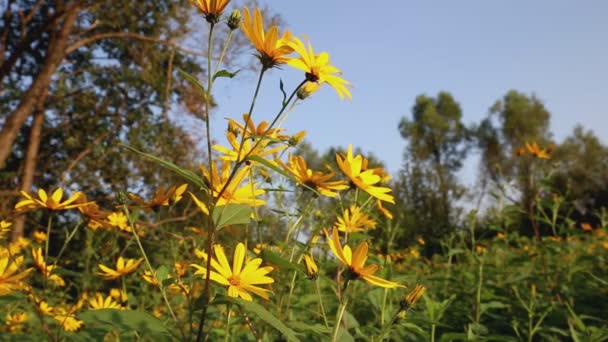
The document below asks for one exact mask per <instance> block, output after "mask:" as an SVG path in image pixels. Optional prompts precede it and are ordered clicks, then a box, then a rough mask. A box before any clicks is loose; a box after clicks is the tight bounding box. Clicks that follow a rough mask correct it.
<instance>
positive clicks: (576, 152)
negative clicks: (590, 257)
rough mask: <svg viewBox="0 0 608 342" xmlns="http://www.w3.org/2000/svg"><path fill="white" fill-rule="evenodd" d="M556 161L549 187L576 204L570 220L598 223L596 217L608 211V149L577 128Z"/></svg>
mask: <svg viewBox="0 0 608 342" xmlns="http://www.w3.org/2000/svg"><path fill="white" fill-rule="evenodd" d="M553 160H554V161H555V162H556V163H557V164H558V167H557V170H556V171H555V173H554V175H553V176H552V177H551V182H550V184H551V186H552V187H553V188H554V189H556V190H559V191H561V192H562V195H565V196H566V198H565V199H566V203H573V204H574V206H573V207H574V208H573V209H574V212H573V213H572V215H571V217H572V218H574V219H576V220H578V221H579V222H594V223H599V219H598V217H597V216H596V214H597V213H598V212H599V211H600V210H601V209H602V208H606V207H608V175H607V174H606V169H607V168H608V148H606V146H604V145H603V144H602V143H601V142H600V140H599V139H598V138H597V136H595V135H594V134H593V132H592V131H586V130H585V129H583V127H581V126H577V127H575V128H574V130H573V132H572V134H571V135H570V136H569V137H567V138H566V139H565V140H564V142H562V143H561V144H560V145H559V146H558V147H557V148H556V150H555V153H554V155H553Z"/></svg>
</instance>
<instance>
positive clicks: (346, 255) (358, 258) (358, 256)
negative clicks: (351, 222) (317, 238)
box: [325, 228, 405, 288]
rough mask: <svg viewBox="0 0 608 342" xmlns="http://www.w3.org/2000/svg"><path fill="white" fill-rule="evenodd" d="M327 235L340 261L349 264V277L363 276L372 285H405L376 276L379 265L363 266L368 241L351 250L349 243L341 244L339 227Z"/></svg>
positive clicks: (330, 245) (387, 286)
mask: <svg viewBox="0 0 608 342" xmlns="http://www.w3.org/2000/svg"><path fill="white" fill-rule="evenodd" d="M325 235H326V236H327V242H328V244H329V248H330V249H331V251H332V252H333V253H334V255H335V256H336V257H337V258H338V260H340V262H342V263H343V264H344V265H346V266H348V270H349V279H358V278H362V279H364V280H366V281H367V282H368V283H370V284H372V285H376V286H380V287H384V288H395V287H405V286H403V285H400V284H397V283H394V282H392V281H388V280H385V279H382V278H379V277H376V276H374V275H373V274H374V273H376V271H377V270H378V265H374V264H371V265H367V266H363V265H364V264H365V261H367V257H368V248H369V246H368V244H367V242H362V243H360V244H359V245H358V246H357V247H356V248H355V250H354V251H351V249H350V247H349V246H348V245H344V247H342V245H341V244H340V236H339V235H338V229H336V228H334V229H333V234H332V236H331V237H330V236H329V233H328V232H327V231H325Z"/></svg>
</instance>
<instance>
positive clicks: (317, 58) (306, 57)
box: [287, 37, 353, 100]
mask: <svg viewBox="0 0 608 342" xmlns="http://www.w3.org/2000/svg"><path fill="white" fill-rule="evenodd" d="M307 42H308V41H307ZM290 46H291V47H292V48H293V49H294V50H295V51H296V52H297V53H298V54H299V55H300V57H299V58H290V59H289V60H288V61H287V64H289V65H290V66H292V67H294V68H296V69H300V70H303V71H304V72H305V73H306V80H307V81H309V82H317V83H319V84H323V83H327V84H329V85H330V86H331V87H332V88H334V89H335V90H336V92H337V93H338V96H340V99H344V95H346V96H347V97H348V98H349V99H351V100H352V98H353V97H352V95H351V94H350V91H349V90H348V88H347V86H348V85H350V83H349V82H348V81H346V80H345V79H343V78H342V77H339V76H336V75H335V74H341V73H342V72H341V71H340V69H338V68H336V67H334V66H332V65H329V54H328V53H327V52H321V53H320V54H315V53H314V51H313V49H312V45H310V42H308V48H307V47H306V45H304V43H303V42H302V41H301V40H300V39H298V38H297V37H293V38H292V41H291V44H290Z"/></svg>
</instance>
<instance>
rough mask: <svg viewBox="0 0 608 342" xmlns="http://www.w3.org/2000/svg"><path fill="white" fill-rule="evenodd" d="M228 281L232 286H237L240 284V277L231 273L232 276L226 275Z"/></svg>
mask: <svg viewBox="0 0 608 342" xmlns="http://www.w3.org/2000/svg"><path fill="white" fill-rule="evenodd" d="M228 282H229V283H230V285H232V286H239V285H241V278H240V277H239V276H237V275H232V276H230V277H228Z"/></svg>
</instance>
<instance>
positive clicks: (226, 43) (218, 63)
mask: <svg viewBox="0 0 608 342" xmlns="http://www.w3.org/2000/svg"><path fill="white" fill-rule="evenodd" d="M232 32H234V31H233V30H230V32H228V37H227V38H226V42H225V43H224V48H222V53H221V54H220V59H219V60H218V61H217V65H216V66H215V71H214V72H213V75H215V74H217V72H218V71H219V69H220V66H221V65H222V61H223V60H224V56H226V51H227V50H228V45H230V39H232ZM209 45H211V44H209Z"/></svg>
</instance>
